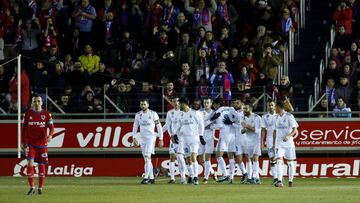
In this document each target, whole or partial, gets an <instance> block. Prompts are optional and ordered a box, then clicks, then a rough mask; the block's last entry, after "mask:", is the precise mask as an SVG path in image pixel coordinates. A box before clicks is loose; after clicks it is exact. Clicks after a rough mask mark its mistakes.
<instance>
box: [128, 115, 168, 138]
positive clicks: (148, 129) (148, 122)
mask: <svg viewBox="0 0 360 203" xmlns="http://www.w3.org/2000/svg"><path fill="white" fill-rule="evenodd" d="M155 126H156V127H157V130H158V135H159V138H160V139H161V140H162V138H163V132H162V127H161V123H160V121H159V115H158V114H157V113H156V112H155V111H153V110H150V109H148V110H147V111H146V112H144V111H139V112H137V113H136V115H135V120H134V125H133V131H132V133H133V136H135V134H136V132H137V130H138V128H139V127H140V136H141V137H152V136H155Z"/></svg>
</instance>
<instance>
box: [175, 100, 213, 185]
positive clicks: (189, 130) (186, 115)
mask: <svg viewBox="0 0 360 203" xmlns="http://www.w3.org/2000/svg"><path fill="white" fill-rule="evenodd" d="M180 110H181V111H182V112H181V113H180V114H179V119H178V121H179V125H177V129H176V130H175V132H176V134H175V135H173V138H172V139H173V141H174V142H175V143H178V144H179V146H178V154H180V155H185V154H187V153H189V154H190V162H191V167H190V170H192V171H191V173H190V174H193V177H192V183H193V184H194V185H198V184H199V179H198V174H199V165H198V162H197V153H198V151H199V142H200V143H201V144H202V145H205V144H206V142H205V140H204V137H203V135H204V120H203V118H202V117H201V115H200V114H199V113H198V112H197V111H194V110H192V109H190V107H189V100H188V99H187V98H181V99H180ZM178 161H179V166H180V174H181V183H182V184H185V183H186V180H185V160H184V156H178Z"/></svg>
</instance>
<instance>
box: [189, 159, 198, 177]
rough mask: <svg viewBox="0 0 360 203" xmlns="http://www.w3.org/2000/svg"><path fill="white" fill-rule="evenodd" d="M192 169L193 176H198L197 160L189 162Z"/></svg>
mask: <svg viewBox="0 0 360 203" xmlns="http://www.w3.org/2000/svg"><path fill="white" fill-rule="evenodd" d="M191 166H192V171H193V177H196V178H197V177H198V175H199V164H198V162H197V161H195V162H193V163H191Z"/></svg>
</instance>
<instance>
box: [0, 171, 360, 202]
mask: <svg viewBox="0 0 360 203" xmlns="http://www.w3.org/2000/svg"><path fill="white" fill-rule="evenodd" d="M140 180H141V179H140V178H118V177H91V178H89V177H82V178H73V177H66V178H65V177H47V178H46V179H45V186H44V187H45V188H44V194H43V195H41V196H39V195H31V196H27V195H25V193H26V192H27V190H28V186H27V179H26V178H25V177H20V178H19V177H0V202H1V203H3V202H16V203H18V202H37V203H40V202H121V203H124V202H157V203H158V202H170V203H175V202H206V203H209V202H216V203H222V202H234V203H235V202H236V203H237V202H241V203H242V202H288V203H294V202H301V203H312V202H326V203H328V202H357V203H358V202H360V180H359V179H295V187H293V188H288V187H287V186H285V187H284V188H275V187H273V186H272V185H271V180H270V179H263V180H262V181H263V184H262V185H241V184H239V179H237V180H236V183H235V184H233V185H228V184H218V183H213V182H209V184H208V185H201V184H200V185H198V186H194V185H180V184H175V185H168V184H167V179H161V178H159V179H158V180H157V182H156V185H140V184H139V183H140ZM36 181H37V180H36Z"/></svg>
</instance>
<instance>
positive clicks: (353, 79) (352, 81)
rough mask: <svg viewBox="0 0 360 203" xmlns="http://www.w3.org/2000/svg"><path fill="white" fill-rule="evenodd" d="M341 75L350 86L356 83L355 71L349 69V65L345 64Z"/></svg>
mask: <svg viewBox="0 0 360 203" xmlns="http://www.w3.org/2000/svg"><path fill="white" fill-rule="evenodd" d="M342 74H343V75H345V76H346V77H347V78H348V81H349V83H350V85H353V84H355V83H356V81H357V75H356V70H355V69H354V68H352V67H351V65H350V64H349V63H346V64H345V65H344V67H343V73H342Z"/></svg>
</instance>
